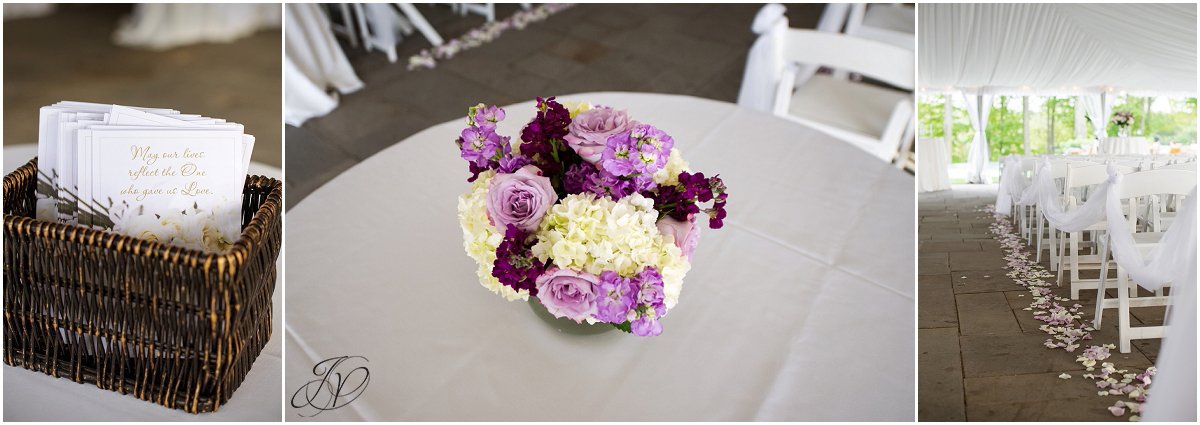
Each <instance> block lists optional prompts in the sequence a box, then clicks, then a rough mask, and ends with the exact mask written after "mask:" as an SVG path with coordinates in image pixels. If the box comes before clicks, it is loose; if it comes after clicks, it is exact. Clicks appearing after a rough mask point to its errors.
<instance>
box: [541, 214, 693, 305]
mask: <svg viewBox="0 0 1200 425" xmlns="http://www.w3.org/2000/svg"><path fill="white" fill-rule="evenodd" d="M657 221H658V211H656V210H655V209H654V201H653V200H651V199H649V198H646V197H643V196H642V195H640V194H633V195H630V196H627V197H625V198H623V199H621V200H620V201H613V200H611V199H609V198H605V197H600V198H597V197H596V196H595V195H593V194H591V193H583V194H575V195H568V196H566V197H564V198H563V199H561V200H560V201H559V203H558V204H556V205H554V206H553V207H551V208H550V210H549V211H548V212H547V213H546V216H545V217H544V218H543V219H542V225H541V229H540V230H539V231H538V233H537V239H538V242H537V243H536V244H535V245H534V246H533V248H532V250H533V254H534V255H536V256H537V257H538V258H539V259H541V260H542V261H548V260H552V261H553V262H554V264H555V265H556V266H558V267H566V268H572V269H576V270H582V271H585V272H588V273H591V274H594V275H599V274H600V273H602V272H604V271H605V270H612V271H615V272H617V273H618V274H620V275H622V276H626V277H630V276H634V275H636V274H638V273H639V272H641V271H642V269H643V268H645V267H647V266H655V267H657V268H658V269H659V273H661V274H662V276H663V292H664V299H665V304H666V306H667V308H668V309H669V308H672V307H674V306H675V303H676V302H678V300H679V293H680V292H681V291H682V289H683V277H684V275H685V274H687V272H688V270H689V269H690V268H691V265H690V264H689V263H688V262H687V260H686V259H685V258H684V257H683V254H682V252H681V251H680V250H679V248H678V247H676V246H675V244H674V243H673V242H671V241H667V240H664V238H663V236H662V234H661V233H659V231H658V228H657V227H656V226H655V222H657Z"/></svg>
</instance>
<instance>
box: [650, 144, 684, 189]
mask: <svg viewBox="0 0 1200 425" xmlns="http://www.w3.org/2000/svg"><path fill="white" fill-rule="evenodd" d="M683 171H691V170H690V169H689V168H688V163H687V161H684V160H683V155H681V154H680V153H679V149H675V148H671V155H670V156H668V157H667V164H666V165H664V166H663V167H662V168H660V169H659V170H658V171H656V172H654V176H653V177H654V182H655V183H658V184H659V185H660V186H674V185H677V184H679V173H680V172H683Z"/></svg>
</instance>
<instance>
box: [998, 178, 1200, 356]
mask: <svg viewBox="0 0 1200 425" xmlns="http://www.w3.org/2000/svg"><path fill="white" fill-rule="evenodd" d="M1043 160H1045V158H1039V157H1027V158H1021V160H1020V161H1019V162H1013V163H1009V164H1011V165H1009V166H1019V167H1021V170H1020V172H1019V173H1006V174H1004V175H1006V176H1018V177H1019V178H1021V179H1023V180H1026V181H1035V180H1034V179H1035V178H1036V177H1037V176H1036V173H1037V172H1038V164H1040V163H1041V162H1042V161H1043ZM1018 164H1019V165H1018ZM1047 165H1048V166H1047V167H1045V168H1044V169H1043V170H1044V172H1047V173H1050V177H1051V178H1052V179H1053V180H1052V181H1054V182H1055V183H1056V184H1055V190H1056V191H1057V192H1056V193H1054V194H1053V195H1054V196H1056V197H1057V200H1058V201H1059V202H1061V205H1062V208H1063V212H1064V213H1066V212H1070V211H1075V210H1076V209H1077V208H1079V207H1080V206H1082V205H1084V204H1085V203H1086V202H1087V201H1088V200H1089V199H1091V198H1092V197H1094V196H1097V195H1099V194H1100V193H1099V192H1098V190H1099V188H1100V187H1101V186H1100V185H1101V184H1102V183H1104V182H1106V181H1108V180H1109V170H1110V168H1111V169H1112V171H1114V172H1116V173H1119V174H1121V175H1122V176H1123V177H1122V178H1121V179H1120V183H1119V186H1118V187H1115V188H1114V189H1113V191H1112V192H1109V193H1115V194H1117V195H1116V196H1118V197H1119V201H1120V202H1121V204H1122V205H1123V208H1124V213H1125V214H1126V222H1127V223H1128V224H1125V223H1117V224H1116V226H1118V227H1117V228H1113V226H1111V225H1110V223H1108V222H1107V220H1100V221H1098V222H1096V223H1093V224H1091V225H1089V226H1086V227H1085V228H1082V229H1077V230H1075V231H1072V232H1062V231H1060V229H1056V228H1054V226H1053V224H1052V223H1051V221H1050V220H1047V218H1046V217H1045V214H1046V213H1047V212H1046V211H1045V208H1044V207H1043V208H1039V206H1038V205H1036V204H1031V205H1018V204H1017V203H1014V204H1013V206H1012V211H1010V213H1011V214H1012V217H1014V220H1016V221H1017V225H1018V226H1019V228H1020V232H1021V235H1022V236H1023V237H1025V238H1026V241H1027V243H1029V244H1031V245H1033V244H1036V247H1037V250H1038V252H1037V257H1036V259H1037V261H1041V255H1042V252H1043V251H1048V252H1049V254H1050V268H1051V270H1052V271H1057V272H1058V284H1059V285H1061V284H1062V277H1063V275H1064V274H1066V275H1067V276H1068V277H1069V280H1070V285H1071V286H1070V289H1071V298H1072V299H1079V297H1080V291H1083V290H1092V289H1094V290H1096V291H1097V311H1096V327H1097V329H1098V328H1099V326H1100V318H1101V317H1102V314H1103V310H1104V309H1105V308H1116V309H1118V333H1119V341H1120V350H1121V352H1126V353H1127V352H1129V350H1130V341H1131V340H1133V339H1144V338H1160V337H1161V335H1162V332H1163V330H1162V328H1161V327H1138V328H1134V327H1132V326H1131V320H1130V315H1129V309H1130V308H1131V307H1148V306H1162V305H1167V304H1168V302H1169V298H1168V295H1167V293H1166V291H1165V288H1162V287H1158V288H1155V294H1154V296H1150V297H1139V296H1138V292H1137V287H1136V286H1135V285H1132V284H1131V283H1130V282H1129V279H1128V277H1127V276H1126V275H1125V273H1124V271H1123V270H1122V269H1121V267H1119V265H1115V264H1114V263H1113V262H1112V261H1110V258H1109V252H1110V251H1109V246H1108V245H1107V241H1108V240H1109V237H1110V236H1111V234H1112V233H1111V232H1115V231H1121V232H1130V233H1131V235H1132V236H1133V240H1134V241H1135V243H1136V245H1137V247H1138V248H1139V249H1141V250H1142V251H1143V253H1145V252H1148V250H1150V249H1152V248H1153V247H1154V246H1156V245H1157V243H1158V241H1159V240H1160V239H1161V238H1162V235H1163V234H1164V232H1165V231H1166V230H1167V229H1168V228H1169V227H1170V225H1171V222H1172V220H1173V218H1172V215H1173V214H1176V213H1177V212H1178V210H1179V205H1180V203H1181V201H1182V198H1183V196H1184V195H1186V194H1187V193H1188V192H1190V191H1191V190H1192V189H1193V188H1194V187H1195V185H1196V161H1195V157H1194V156H1172V157H1150V156H1093V157H1055V158H1053V159H1052V160H1050V161H1048V164H1047ZM1010 178H1015V177H1010ZM1010 183H1012V182H1010ZM1020 184H1021V186H1022V187H1027V186H1029V184H1027V183H1025V182H1020ZM1002 186H1003V185H1002ZM1093 208H1095V206H1093ZM1085 235H1087V236H1089V237H1087V238H1085V237H1084V236H1085ZM1085 248H1088V249H1089V252H1087V253H1084V249H1085ZM1110 269H1115V270H1116V272H1117V276H1116V279H1115V281H1113V280H1112V279H1110ZM1083 270H1095V271H1099V277H1098V278H1095V279H1084V278H1081V277H1080V271H1083ZM1106 289H1115V290H1116V291H1117V294H1118V295H1117V299H1115V300H1111V299H1108V300H1106V299H1105V298H1104V297H1105V293H1104V292H1105V290H1106Z"/></svg>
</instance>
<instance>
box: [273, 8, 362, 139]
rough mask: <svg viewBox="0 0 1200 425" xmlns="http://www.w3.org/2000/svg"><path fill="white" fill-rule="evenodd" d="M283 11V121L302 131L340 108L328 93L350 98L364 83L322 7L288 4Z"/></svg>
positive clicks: (334, 98)
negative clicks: (305, 124)
mask: <svg viewBox="0 0 1200 425" xmlns="http://www.w3.org/2000/svg"><path fill="white" fill-rule="evenodd" d="M284 7H285V8H286V14H285V17H286V19H287V33H286V35H285V36H284V52H285V61H284V62H285V63H284V86H285V87H286V90H285V93H286V94H285V95H284V97H285V99H284V102H285V107H284V121H285V122H287V123H288V124H291V125H294V126H297V127H299V126H300V125H302V124H304V121H306V120H308V119H309V118H313V117H318V116H322V115H325V114H328V113H329V112H330V111H332V110H333V109H334V108H337V105H338V100H337V97H335V96H334V95H331V94H329V93H328V92H327V91H326V90H327V89H329V88H333V89H336V90H337V91H338V92H340V93H342V94H348V93H353V92H355V91H357V90H358V89H361V88H362V87H363V82H362V80H359V79H358V75H355V74H354V69H353V68H351V67H350V61H349V60H347V59H346V54H345V53H344V52H342V48H341V46H339V45H338V43H337V40H336V39H335V38H334V36H333V30H332V29H330V24H329V18H327V17H326V16H325V13H324V12H323V11H321V8H320V6H318V5H316V4H311V3H288V4H287V5H285V6H284Z"/></svg>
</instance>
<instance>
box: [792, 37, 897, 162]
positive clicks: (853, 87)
mask: <svg viewBox="0 0 1200 425" xmlns="http://www.w3.org/2000/svg"><path fill="white" fill-rule="evenodd" d="M783 57H784V59H785V60H786V61H787V62H789V63H791V64H793V65H791V66H787V67H785V68H784V69H783V72H782V75H780V76H779V78H778V79H777V81H778V83H777V86H776V91H775V102H774V108H773V111H774V113H775V114H776V115H778V116H780V117H784V118H787V119H790V120H793V121H796V122H799V123H802V124H805V125H807V126H809V127H812V128H815V129H817V130H820V131H821V132H824V133H826V134H828V135H830V136H833V137H835V138H838V139H840V140H843V141H846V142H848V143H850V144H852V145H854V146H857V147H859V148H861V149H863V150H865V151H867V152H869V153H871V154H873V155H875V156H876V157H879V158H880V159H882V160H884V161H887V162H891V161H892V160H893V159H895V158H896V156H897V152H898V150H899V147H900V145H901V143H902V142H903V141H904V139H905V138H906V135H908V138H911V135H910V134H911V133H910V132H909V130H910V128H909V127H910V126H911V125H912V123H911V121H912V119H913V114H914V111H913V102H912V93H911V91H912V89H913V86H914V83H915V75H914V73H913V65H914V61H915V59H914V57H913V54H912V51H910V50H906V49H903V48H900V47H896V46H893V45H890V44H887V43H883V42H880V41H875V40H867V39H863V38H859V37H854V36H849V35H845V34H836V33H828V32H820V31H814V30H806V29H795V28H789V29H788V31H787V34H786V37H785V42H784V46H783ZM795 64H807V65H824V66H829V67H833V68H836V69H841V70H847V71H850V72H855V73H858V74H862V75H864V76H867V77H870V78H872V79H874V80H877V81H880V82H883V83H886V84H889V85H892V86H894V87H898V88H900V89H902V90H892V89H888V88H883V87H879V86H876V85H872V84H865V83H861V82H854V81H844V80H838V79H836V78H833V77H831V76H828V75H821V74H817V75H814V76H813V77H812V78H810V79H808V80H807V81H805V82H804V84H801V85H799V86H797V85H796V72H797V66H796V65H795ZM905 90H907V91H905Z"/></svg>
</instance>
